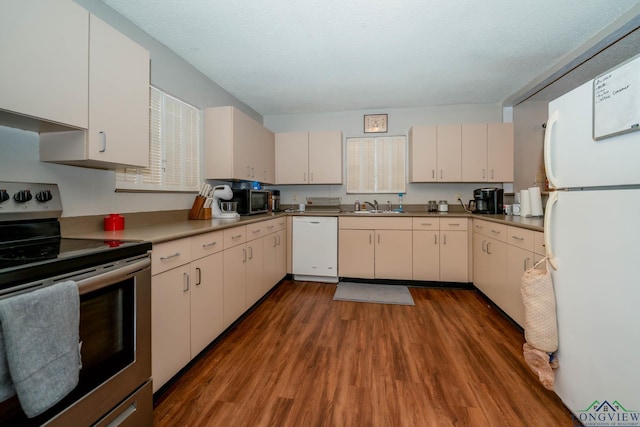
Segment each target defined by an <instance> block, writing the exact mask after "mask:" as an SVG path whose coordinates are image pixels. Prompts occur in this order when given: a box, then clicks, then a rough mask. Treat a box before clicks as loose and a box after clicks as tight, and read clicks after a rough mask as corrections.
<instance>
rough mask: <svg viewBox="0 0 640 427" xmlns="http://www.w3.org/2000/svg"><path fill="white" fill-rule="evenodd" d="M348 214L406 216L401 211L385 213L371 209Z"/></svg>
mask: <svg viewBox="0 0 640 427" xmlns="http://www.w3.org/2000/svg"><path fill="white" fill-rule="evenodd" d="M347 213H354V214H361V215H376V214H404V213H406V212H400V211H385V210H381V209H377V210H376V209H369V210H368V211H348V212H347Z"/></svg>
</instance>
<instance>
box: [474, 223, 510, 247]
mask: <svg viewBox="0 0 640 427" xmlns="http://www.w3.org/2000/svg"><path fill="white" fill-rule="evenodd" d="M473 231H474V232H476V233H480V234H482V235H484V236H488V237H493V238H494V239H497V240H500V241H502V242H506V241H507V226H506V225H505V224H498V223H496V222H491V221H483V220H481V219H474V220H473Z"/></svg>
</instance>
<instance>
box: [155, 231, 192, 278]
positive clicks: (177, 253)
mask: <svg viewBox="0 0 640 427" xmlns="http://www.w3.org/2000/svg"><path fill="white" fill-rule="evenodd" d="M190 262H191V238H189V237H187V238H184V239H177V240H172V241H170V242H164V243H158V244H157V245H153V250H152V251H151V274H152V275H153V274H158V273H162V272H163V271H167V270H170V269H172V268H176V267H179V266H181V265H184V264H188V263H190Z"/></svg>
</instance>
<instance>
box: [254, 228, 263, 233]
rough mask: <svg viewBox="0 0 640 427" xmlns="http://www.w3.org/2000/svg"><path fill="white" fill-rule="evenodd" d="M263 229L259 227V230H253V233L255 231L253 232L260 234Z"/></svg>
mask: <svg viewBox="0 0 640 427" xmlns="http://www.w3.org/2000/svg"><path fill="white" fill-rule="evenodd" d="M261 231H262V229H261V228H258V229H257V230H253V231H252V233H253V234H258V233H259V232H261Z"/></svg>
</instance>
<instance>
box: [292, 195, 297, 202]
mask: <svg viewBox="0 0 640 427" xmlns="http://www.w3.org/2000/svg"><path fill="white" fill-rule="evenodd" d="M293 201H294V202H295V203H298V195H297V194H294V195H293Z"/></svg>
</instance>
